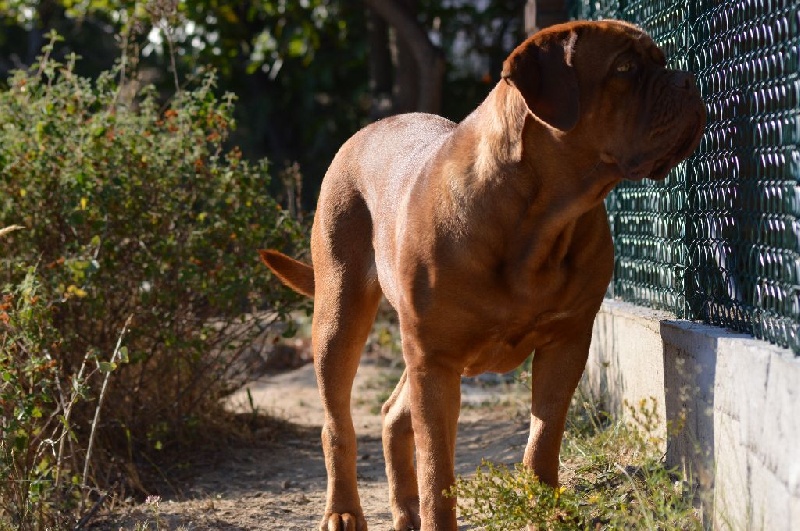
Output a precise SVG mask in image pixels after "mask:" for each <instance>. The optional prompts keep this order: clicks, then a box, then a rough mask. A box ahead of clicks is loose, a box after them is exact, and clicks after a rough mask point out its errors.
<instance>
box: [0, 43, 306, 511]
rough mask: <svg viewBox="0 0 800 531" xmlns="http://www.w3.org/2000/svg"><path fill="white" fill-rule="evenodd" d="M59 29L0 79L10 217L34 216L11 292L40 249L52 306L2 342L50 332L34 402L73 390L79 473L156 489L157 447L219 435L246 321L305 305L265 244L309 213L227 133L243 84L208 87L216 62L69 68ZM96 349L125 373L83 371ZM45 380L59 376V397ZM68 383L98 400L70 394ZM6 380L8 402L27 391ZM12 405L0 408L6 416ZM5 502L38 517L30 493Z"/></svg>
mask: <svg viewBox="0 0 800 531" xmlns="http://www.w3.org/2000/svg"><path fill="white" fill-rule="evenodd" d="M56 41H57V39H56V37H52V40H51V42H50V44H49V45H48V46H47V47H46V48H45V52H44V54H43V56H42V57H41V58H40V60H39V62H38V64H37V65H35V67H34V68H31V69H29V70H26V71H20V72H17V73H16V74H15V75H14V76H13V77H12V78H11V79H10V80H9V88H8V90H5V91H2V92H0V116H2V117H3V119H2V127H0V186H2V189H3V192H4V193H3V194H2V197H0V227H4V226H7V225H9V226H10V225H11V224H16V225H20V226H23V227H24V228H25V230H20V231H16V232H13V233H7V234H5V235H4V241H3V247H2V253H0V275H1V276H0V278H2V282H3V283H5V285H6V286H8V287H7V288H4V290H3V296H4V297H5V296H9V295H13V294H14V293H18V292H15V291H14V290H15V286H26V285H28V284H29V283H30V281H29V280H28V279H29V278H30V274H31V273H30V272H31V269H30V265H31V264H39V265H38V267H37V268H36V269H37V272H38V274H37V275H36V293H37V297H38V299H37V301H39V302H40V303H41V304H44V305H45V307H46V308H47V310H46V312H44V310H42V312H44V313H41V317H42V319H43V320H42V321H37V320H33V321H24V322H23V321H19V322H16V321H15V323H16V324H15V325H14V326H13V328H9V329H4V333H6V341H7V343H6V346H4V349H3V356H4V358H3V359H4V360H5V362H6V363H12V364H13V363H17V362H18V360H17V358H16V357H13V356H11V355H10V354H8V352H9V351H8V350H7V348H8V345H12V346H13V348H15V349H19V348H21V347H20V345H27V343H26V342H25V341H23V340H22V339H21V338H24V337H26V334H32V333H41V334H45V335H46V338H45V337H44V336H42V338H40V340H39V342H38V343H37V344H39V345H41V348H40V349H39V350H35V349H29V351H30V355H31V356H32V358H31V359H34V358H35V359H38V358H37V357H41V356H44V358H43V359H47V360H48V361H47V363H45V364H44V366H45V367H46V371H51V372H43V373H41V374H42V378H43V380H42V386H44V387H42V388H41V391H34V392H33V396H36V394H37V393H39V395H40V396H41V399H38V402H37V400H36V399H33V398H31V399H30V400H31V402H30V403H27V402H26V404H28V405H25V407H26V408H27V409H25V411H27V412H28V413H26V415H28V417H26V419H31V418H42V419H51V418H53V419H59V418H61V416H63V415H64V414H65V406H64V403H63V402H64V401H65V400H66V401H67V402H69V404H71V405H70V421H69V423H67V424H65V425H64V426H65V427H64V430H65V431H64V432H63V433H62V435H63V434H64V433H68V434H69V437H66V438H64V437H62V438H61V439H53V438H52V437H50V439H53V440H59V441H63V440H66V441H67V444H69V445H70V451H69V452H68V455H69V459H71V460H72V461H73V462H74V463H73V465H71V466H70V468H69V470H70V474H75V473H77V474H78V476H79V480H78V483H86V484H88V485H82V487H84V491H85V489H86V488H87V487H89V486H91V485H97V486H109V485H113V484H117V485H118V487H119V488H120V489H122V490H127V491H130V490H134V491H140V492H141V491H148V490H149V489H148V488H146V487H144V485H143V484H142V479H141V477H140V474H141V472H142V471H143V470H144V469H145V468H146V466H145V465H146V464H147V463H159V462H161V463H163V462H166V461H167V460H166V459H159V455H167V454H169V451H170V450H171V449H177V448H180V447H181V446H182V445H185V444H186V443H187V442H189V441H193V442H194V441H196V440H197V439H198V438H201V437H203V436H206V437H208V440H213V439H215V437H216V434H215V432H214V430H213V428H214V426H215V425H216V424H217V423H220V422H221V419H222V418H223V416H222V414H221V412H222V410H221V407H222V406H221V403H220V398H221V397H224V396H225V395H226V394H228V393H230V392H231V391H233V390H235V389H236V388H238V387H239V386H240V385H241V384H242V383H243V382H245V381H247V380H248V379H249V378H251V377H252V375H253V372H252V369H253V363H252V361H257V359H258V354H259V353H257V352H256V353H253V352H251V348H252V347H251V344H252V341H251V340H252V338H253V337H254V336H255V335H258V334H268V333H274V331H273V332H271V330H273V329H272V328H271V327H272V325H273V324H274V323H275V322H277V321H279V320H281V319H283V317H284V316H285V315H286V314H287V313H288V312H289V311H291V310H293V309H296V308H297V307H298V302H299V301H300V299H299V298H298V297H295V296H293V295H291V294H290V293H289V292H287V291H285V290H281V289H279V288H277V287H276V284H275V283H271V282H270V278H269V275H268V273H267V271H266V269H265V268H263V267H262V266H261V265H260V264H259V262H258V259H257V254H256V250H257V249H258V248H261V247H278V248H286V247H292V246H303V245H304V238H303V227H302V226H301V225H300V224H299V223H298V222H297V221H296V220H295V219H294V218H292V216H290V215H289V214H288V213H287V212H286V211H284V210H283V209H282V208H281V207H280V206H279V205H278V203H277V202H276V201H275V200H274V199H273V198H272V197H271V196H270V195H269V193H268V187H269V167H268V164H267V162H266V161H263V160H262V161H259V162H257V163H255V164H251V163H249V162H247V161H245V160H244V159H243V157H242V155H241V152H240V151H239V150H238V149H236V148H235V147H233V148H231V147H228V146H226V144H225V141H226V139H227V137H228V135H229V132H230V131H231V129H232V128H233V126H234V121H233V118H232V113H233V100H234V97H233V96H230V95H227V96H225V97H222V98H220V97H218V96H217V95H216V94H215V76H214V74H213V72H210V71H209V72H199V73H198V75H197V77H196V81H195V82H194V83H193V84H191V85H190V86H189V87H186V88H184V89H181V90H180V91H178V92H177V93H176V94H175V95H174V96H172V98H170V99H169V100H168V101H167V102H166V103H164V100H163V96H162V95H160V94H158V93H157V92H156V91H155V90H154V89H153V88H152V87H143V88H139V87H138V86H137V85H136V84H135V83H134V82H129V81H124V80H130V79H133V78H135V76H134V75H133V72H130V71H127V72H126V71H125V68H130V66H123V65H131V64H132V63H133V62H135V61H127V62H126V61H121V62H120V64H119V65H118V66H117V67H116V68H115V69H114V70H112V71H108V72H104V73H103V74H101V75H100V76H99V77H98V78H97V79H96V80H94V81H92V80H89V79H87V78H83V77H81V76H79V75H78V74H77V73H76V64H77V62H78V59H77V58H75V57H71V58H70V59H69V60H68V61H67V62H66V63H60V62H58V61H55V60H54V59H53V58H52V56H51V52H52V50H53V47H54V46H55V43H56ZM26 283H28V284H26ZM14 300H15V301H18V300H21V299H19V298H18V296H14ZM29 302H30V301H29ZM15 311H16V310H15ZM7 313H8V312H7ZM8 315H9V319H11V314H10V313H9V314H8ZM15 315H23V314H19V313H15ZM45 317H46V320H44V318H45ZM37 323H41V328H40V329H39V328H36V326H39V325H38V324H37ZM127 323H129V324H130V326H129V327H128V326H127ZM45 324H46V326H45ZM30 327H34V328H32V329H31V328H30ZM37 330H38V332H37ZM123 330H127V333H126V334H125V338H124V345H120V344H119V343H120V342H119V339H120V334H121V332H122V331H123ZM8 334H12V335H8ZM9 338H11V339H9ZM26 341H27V340H26ZM261 343H265V342H261ZM266 343H268V342H266ZM53 345H56V346H57V348H55V347H54V346H53ZM123 347H124V350H123ZM123 353H124V356H123ZM113 355H116V358H112V356H113ZM101 360H102V361H101ZM87 363H88V364H89V365H90V366H92V367H97V368H98V370H99V371H101V372H100V373H98V374H105V373H107V372H108V371H112V370H113V371H114V372H115V377H114V378H113V379H112V380H109V379H108V378H99V377H98V378H87V376H88V374H84V373H82V371H84V367H85V366H86V364H87ZM48 364H51V365H48ZM20 370H22V369H20ZM25 370H29V369H27V368H26V369H25ZM42 370H45V369H42ZM102 371H105V372H102ZM46 375H49V376H46ZM77 375H82V376H81V378H77ZM45 376H46V377H45ZM47 382H50V383H47ZM46 383H47V385H45V384H46ZM51 384H52V385H56V384H58V385H61V386H62V387H63V390H64V393H65V394H62V395H61V396H62V398H60V399H56V398H55V397H54V395H53V390H52V389H53V388H52V387H51ZM26 385H29V384H26ZM37 385H38V384H37ZM73 386H77V387H73ZM56 388H57V387H56ZM37 389H38V388H37ZM45 389H46V390H47V391H46V392H45ZM70 389H79V391H80V392H79V393H78V394H77V395H76V396H78V397H87V398H91V400H92V401H93V400H98V402H92V401H89V400H73V401H71V402H70V401H69V400H68V399H66V398H64V396H72V395H71V393H72V391H70ZM3 392H4V393H7V394H8V396H5V395H4V398H3V407H4V408H5V407H6V405H8V404H15V403H16V402H18V401H24V400H29V399H28V398H27V397H28V395H30V394H31V392H30V390H29V389H27V388H22V387H19V386H16V387H15V386H8V387H4V388H3ZM45 398H46V399H45ZM100 401H102V409H103V413H102V415H100V414H99V413H98V412H99V405H98V404H99V402H100ZM8 407H12V406H11V405H9V406H8ZM13 407H17V406H13ZM20 407H22V406H20ZM14 411H15V410H14V409H13V408H12V410H9V411H6V410H3V422H4V423H10V422H12V421H13V420H14V419H12V418H10V417H14V413H13V412H14ZM36 415H40V417H35V416H36ZM52 422H55V420H53V421H52ZM62 423H63V421H62ZM5 425H6V424H4V426H5ZM50 426H51V427H52V425H50ZM16 431H17V429H16V428H15V429H13V430H11V429H10V428H9V430H5V429H4V431H3V444H5V445H7V446H6V447H9V446H8V445H13V444H17V443H14V442H13V440H12V439H13V437H12V435H11V434H14V433H16ZM37 433H38V432H37ZM14 437H16V436H14ZM90 441H91V444H90ZM48 444H49V443H48ZM31 451H32V452H39V453H38V454H35V455H32V456H31V458H30V460H29V461H30V463H31V466H33V467H34V468H36V467H42V470H45V469H46V468H47V467H48V466H50V465H51V464H52V462H51V461H48V460H47V459H45V457H44V454H45V453H46V452H43V451H39V450H31ZM170 455H175V454H170ZM87 457H88V459H87ZM48 459H49V458H48ZM65 459H66V458H65ZM84 460H85V463H84ZM84 470H85V472H84V473H81V471H84ZM20 473H21V472H20ZM26 473H27V472H26ZM53 481H55V479H54V478H53ZM70 481H72V480H71V479H70ZM59 482H60V481H55V485H58V484H59ZM99 492H100V491H97V493H98V494H99ZM3 499H5V498H3ZM51 501H52V503H56V502H58V503H61V502H63V501H64V500H63V499H61V498H60V497H59V496H55V497H54V498H53V499H52V500H51ZM82 501H83V502H84V503H85V502H86V497H85V496H84V497H83V500H82ZM48 503H51V502H50V501H48ZM42 507H44V505H42ZM84 509H85V507H84ZM9 510H10V511H11V512H12V519H18V518H21V517H25V518H28V517H27V516H25V515H26V514H27V513H26V512H25V511H27V509H25V508H23V507H22V506H21V505H19V504H16V505H14V507H12V508H11V509H9ZM15 521H16V520H15Z"/></svg>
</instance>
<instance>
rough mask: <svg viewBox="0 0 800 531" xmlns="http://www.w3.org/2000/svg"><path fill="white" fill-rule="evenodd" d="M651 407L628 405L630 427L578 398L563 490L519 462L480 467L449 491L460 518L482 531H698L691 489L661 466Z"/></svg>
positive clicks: (566, 450)
mask: <svg viewBox="0 0 800 531" xmlns="http://www.w3.org/2000/svg"><path fill="white" fill-rule="evenodd" d="M655 405H656V404H655V401H654V400H650V401H643V402H642V403H640V404H638V407H635V408H634V407H631V410H632V413H633V418H634V419H635V420H636V422H637V423H638V426H633V425H628V424H625V423H623V422H620V421H617V420H614V419H612V418H611V417H610V416H609V415H608V414H606V413H604V412H602V411H601V410H599V409H598V407H597V406H596V404H595V403H593V402H591V401H587V400H584V399H582V398H581V397H580V396H578V397H577V398H576V399H575V400H574V401H573V407H572V412H571V415H570V418H569V420H568V425H567V431H566V433H565V436H564V442H563V445H562V453H561V455H562V459H563V460H564V462H563V464H562V465H563V467H562V478H563V479H564V485H563V486H561V487H559V488H557V489H553V488H551V487H549V486H547V485H544V484H541V483H539V481H538V480H537V478H536V477H535V476H534V474H533V472H532V471H531V470H529V469H527V468H526V467H524V466H522V465H519V466H517V467H516V468H515V469H513V470H512V469H509V468H507V467H504V466H499V465H494V464H492V463H486V462H484V463H482V464H481V466H480V467H479V468H478V470H477V471H476V473H475V475H474V476H472V477H468V478H465V477H460V478H458V480H457V482H456V485H455V486H454V488H453V489H452V490H451V492H450V494H451V495H454V496H455V495H457V496H458V498H459V500H458V508H459V511H460V513H461V516H462V518H463V519H464V520H465V521H466V522H468V523H469V524H471V525H473V526H476V527H481V528H484V529H487V530H501V529H503V530H510V529H523V528H525V527H526V526H532V527H533V528H536V529H545V530H561V529H564V530H567V529H653V530H657V529H664V530H666V529H670V530H671V529H692V530H694V529H698V530H699V529H702V519H701V516H700V514H699V511H698V510H696V509H695V508H694V506H693V504H692V501H693V498H694V487H693V486H692V485H691V484H690V482H688V481H686V480H685V478H682V477H680V476H679V475H678V474H677V472H676V471H675V470H671V469H668V468H666V467H665V465H664V462H663V456H662V455H661V453H660V452H659V450H658V447H659V443H660V442H661V441H660V439H659V438H658V437H657V436H654V435H653V430H655V429H656V427H657V425H658V418H657V416H656V415H655V411H656V409H655Z"/></svg>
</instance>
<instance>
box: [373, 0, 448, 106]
mask: <svg viewBox="0 0 800 531" xmlns="http://www.w3.org/2000/svg"><path fill="white" fill-rule="evenodd" d="M365 1H366V4H367V6H369V8H370V9H372V10H373V11H374V12H375V13H377V14H378V15H379V16H380V17H381V18H382V19H383V20H385V21H386V22H387V23H388V24H389V25H391V26H392V27H393V28H394V29H395V31H396V34H397V39H398V46H397V48H398V56H399V55H400V54H401V52H400V50H401V49H402V48H403V46H401V45H400V43H401V42H402V43H403V45H405V46H407V48H408V50H409V52H410V54H411V56H412V57H413V59H414V64H415V66H416V72H414V73H415V74H416V75H415V76H414V77H415V78H416V79H415V82H416V83H417V90H416V93H417V97H416V105H415V107H416V108H415V109H413V110H417V111H421V112H429V113H438V112H439V111H440V109H441V104H442V83H443V82H444V66H445V65H444V55H443V54H442V52H441V50H439V49H438V48H436V47H435V46H434V45H433V43H432V42H431V40H430V39H429V38H428V34H427V33H426V32H425V29H424V28H423V27H422V26H421V25H420V24H419V22H417V20H416V18H415V16H414V11H413V10H411V9H409V5H408V4H407V3H406V2H404V1H403V0H365ZM398 59H399V57H398ZM399 67H400V65H399V62H398V70H399ZM403 70H404V71H405V70H408V69H407V68H404V69H403ZM404 73H405V72H404ZM399 75H400V72H399V71H398V76H399ZM406 83H408V82H407V81H406ZM404 88H405V87H404Z"/></svg>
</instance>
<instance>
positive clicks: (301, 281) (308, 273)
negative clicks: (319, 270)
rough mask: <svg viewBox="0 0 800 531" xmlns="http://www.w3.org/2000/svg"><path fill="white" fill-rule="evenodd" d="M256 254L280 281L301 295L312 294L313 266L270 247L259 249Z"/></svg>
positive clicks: (309, 295) (310, 295) (311, 295)
mask: <svg viewBox="0 0 800 531" xmlns="http://www.w3.org/2000/svg"><path fill="white" fill-rule="evenodd" d="M258 254H259V255H260V256H261V261H262V262H264V264H266V266H267V267H268V268H270V269H271V270H272V272H273V273H275V276H276V277H278V279H280V281H281V282H283V283H284V284H286V285H287V286H289V287H290V288H292V289H293V290H295V291H296V292H297V293H300V294H301V295H306V296H308V297H313V296H314V268H313V267H311V266H310V265H307V264H304V263H303V262H300V261H298V260H295V259H294V258H290V257H288V256H286V255H285V254H283V253H279V252H278V251H273V250H272V249H268V250H263V249H261V250H259V251H258Z"/></svg>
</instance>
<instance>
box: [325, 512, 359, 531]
mask: <svg viewBox="0 0 800 531" xmlns="http://www.w3.org/2000/svg"><path fill="white" fill-rule="evenodd" d="M319 531H367V521H366V520H365V519H364V516H363V515H361V514H351V513H341V514H340V513H325V516H324V517H323V518H322V522H321V523H320V524H319Z"/></svg>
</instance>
